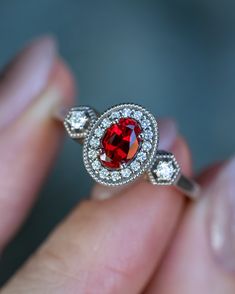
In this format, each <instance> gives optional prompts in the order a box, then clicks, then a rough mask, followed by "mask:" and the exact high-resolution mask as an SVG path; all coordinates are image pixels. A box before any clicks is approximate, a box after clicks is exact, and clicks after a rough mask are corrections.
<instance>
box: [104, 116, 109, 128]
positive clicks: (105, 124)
mask: <svg viewBox="0 0 235 294" xmlns="http://www.w3.org/2000/svg"><path fill="white" fill-rule="evenodd" d="M110 124H111V121H110V120H109V119H108V118H104V119H103V121H102V126H103V127H104V128H107V127H109V126H110Z"/></svg>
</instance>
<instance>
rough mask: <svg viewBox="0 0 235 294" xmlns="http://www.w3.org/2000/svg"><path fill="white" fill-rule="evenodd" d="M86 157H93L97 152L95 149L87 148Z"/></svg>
mask: <svg viewBox="0 0 235 294" xmlns="http://www.w3.org/2000/svg"><path fill="white" fill-rule="evenodd" d="M88 157H89V158H91V159H94V158H96V157H97V152H96V151H95V150H89V152H88Z"/></svg>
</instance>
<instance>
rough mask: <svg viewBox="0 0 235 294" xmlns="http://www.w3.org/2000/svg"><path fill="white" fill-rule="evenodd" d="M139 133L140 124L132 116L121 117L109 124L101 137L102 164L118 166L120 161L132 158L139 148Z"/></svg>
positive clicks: (125, 161) (123, 161) (110, 166)
mask: <svg viewBox="0 0 235 294" xmlns="http://www.w3.org/2000/svg"><path fill="white" fill-rule="evenodd" d="M140 133H141V128H140V125H139V124H138V122H137V121H136V120H134V119H132V118H121V119H120V120H119V122H118V123H116V124H113V125H111V126H110V127H109V128H108V129H107V130H106V132H105V134H104V136H103V138H102V139H101V146H102V152H101V155H100V160H101V162H102V164H103V165H104V166H105V167H108V168H120V167H121V164H122V163H127V162H128V161H130V160H132V159H133V158H134V156H135V154H136V152H137V151H138V148H139V144H140V141H141V139H140V137H139V135H140Z"/></svg>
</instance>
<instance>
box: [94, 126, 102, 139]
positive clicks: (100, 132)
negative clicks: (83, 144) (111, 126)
mask: <svg viewBox="0 0 235 294" xmlns="http://www.w3.org/2000/svg"><path fill="white" fill-rule="evenodd" d="M95 135H96V136H97V137H98V138H100V137H101V136H102V135H103V129H101V128H97V129H96V130H95Z"/></svg>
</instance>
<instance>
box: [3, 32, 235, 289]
mask: <svg viewBox="0 0 235 294" xmlns="http://www.w3.org/2000/svg"><path fill="white" fill-rule="evenodd" d="M73 97H74V82H73V78H72V75H71V73H70V72H69V70H68V69H67V68H66V66H65V64H64V63H63V61H62V60H61V58H59V57H58V55H57V54H56V49H55V45H54V42H53V41H52V40H51V39H50V38H42V39H39V40H36V41H34V42H33V43H31V44H30V45H29V46H28V47H27V48H26V49H24V50H23V51H22V52H21V53H20V54H19V55H18V56H17V58H16V59H15V60H14V61H13V62H12V63H11V65H10V66H9V67H8V68H7V69H6V71H5V72H4V74H3V75H2V77H1V84H0V134H1V137H0V162H1V165H0V175H1V176H0V190H1V194H0V215H1V222H0V249H1V250H4V248H5V247H6V245H7V243H8V242H9V240H10V239H11V238H12V237H13V236H14V234H15V233H16V231H17V230H18V228H19V226H20V225H21V224H22V222H23V221H24V219H25V217H26V215H27V213H28V212H29V210H30V208H31V207H32V205H33V203H34V201H35V199H36V195H37V192H38V190H39V188H40V186H41V184H42V182H43V180H44V178H45V177H46V175H47V171H48V169H49V168H50V166H51V164H52V162H53V160H54V157H55V154H56V151H57V149H58V147H59V145H60V142H61V138H62V136H63V129H62V127H61V126H59V125H58V124H57V123H55V121H53V119H52V115H51V114H52V112H53V110H54V109H55V108H56V107H58V106H59V105H68V106H69V105H72V103H73ZM160 128H161V135H162V137H161V139H162V144H163V145H164V146H162V147H164V148H166V149H170V150H171V151H172V152H173V153H174V154H175V155H176V158H177V159H178V161H179V162H180V163H181V165H182V169H183V172H184V173H185V174H188V175H190V174H191V157H190V153H189V150H188V146H187V144H186V143H185V141H184V140H183V139H182V137H181V136H180V135H179V134H177V131H176V128H175V126H174V124H173V122H171V121H169V120H162V121H161V123H160ZM35 134H36V136H35ZM234 173H235V161H234V160H231V161H230V162H228V163H226V164H221V165H214V166H212V167H210V168H208V170H207V171H205V172H204V173H203V174H202V175H201V176H200V177H199V181H200V182H201V184H202V185H203V192H202V198H201V200H200V201H198V202H197V203H193V202H190V203H189V202H187V203H186V200H185V197H184V196H183V195H181V193H179V192H178V191H176V190H175V189H173V188H167V187H156V186H152V185H151V184H149V183H147V182H141V181H139V182H138V183H134V184H132V185H130V186H129V187H126V188H118V189H110V188H109V189H108V188H105V187H101V186H95V188H94V189H93V191H92V193H91V200H89V201H85V202H83V203H81V204H80V205H78V206H77V207H75V208H74V210H73V211H72V212H71V213H70V215H69V216H68V217H66V219H65V220H64V221H63V222H62V223H61V224H59V225H58V227H57V228H56V229H55V230H54V232H52V233H51V235H50V236H49V238H48V239H47V240H46V241H45V242H44V244H42V245H41V247H40V248H39V249H38V250H37V252H35V253H34V254H33V256H32V257H31V258H30V259H29V260H28V261H27V262H26V263H25V265H24V266H23V267H22V268H21V269H20V270H19V271H18V272H17V273H16V274H15V275H14V276H13V277H12V278H11V279H10V281H9V282H8V283H7V284H6V285H5V286H4V287H3V289H2V292H1V293H17V294H20V293H24V294H26V293H34V294H36V293H43V294H46V293H56V294H58V293H81V294H83V293H92V294H93V293H94V294H106V293H111V294H114V293H120V294H131V293H161V294H172V293H174V294H194V293H195V294H196V293H197V294H198V293H203V294H204V293H206V294H207V293H213V294H215V293H218V294H227V293H228V294H230V293H231V294H232V293H234V292H235V280H234V278H233V277H232V276H231V274H230V273H228V272H227V270H228V269H230V270H231V269H232V270H234V269H235V235H234V234H235V233H234V225H235V223H234V222H235V221H234V214H235V201H234V199H233V197H234V195H233V194H234V193H235V191H234V190H235V187H234V185H235V184H234V182H235V181H234ZM114 196H115V197H114ZM58 197H67V195H58ZM104 198H105V199H104ZM218 260H219V261H220V263H219V262H217V261H218Z"/></svg>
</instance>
